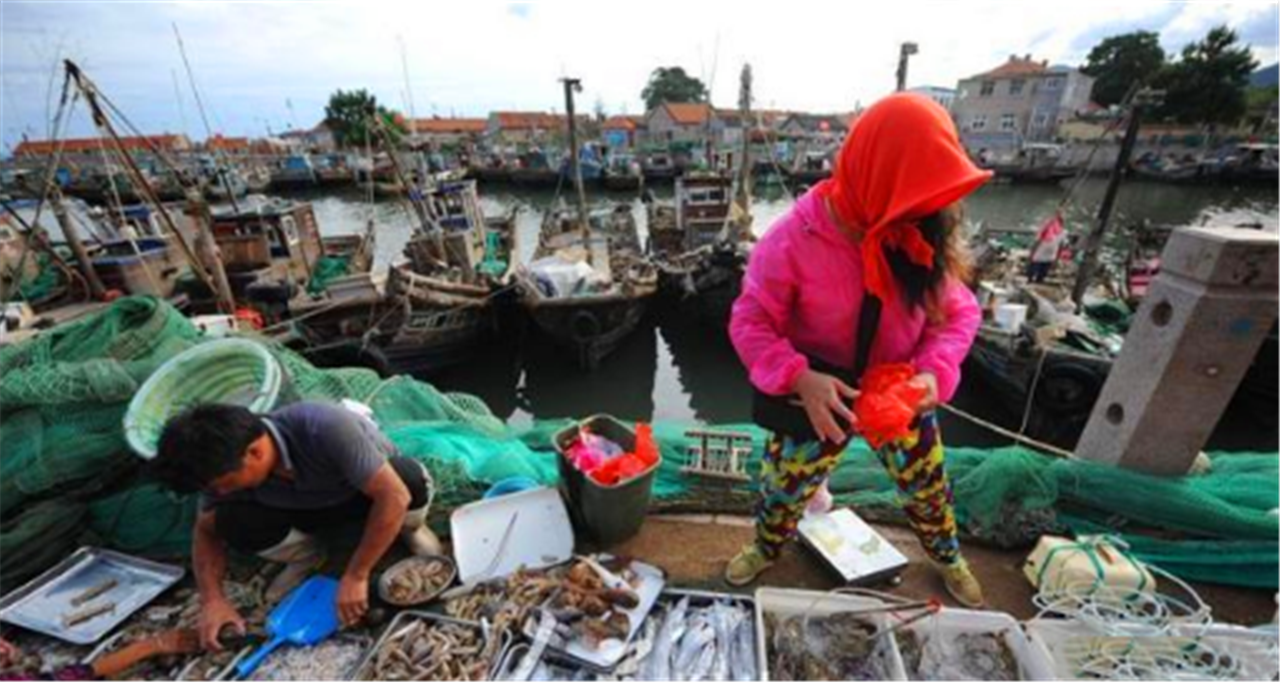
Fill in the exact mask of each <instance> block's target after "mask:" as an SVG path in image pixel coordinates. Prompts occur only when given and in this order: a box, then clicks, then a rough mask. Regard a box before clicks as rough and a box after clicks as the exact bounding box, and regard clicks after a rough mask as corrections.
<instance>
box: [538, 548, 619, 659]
mask: <svg viewBox="0 0 1280 682" xmlns="http://www.w3.org/2000/svg"><path fill="white" fill-rule="evenodd" d="M592 563H593V562H590V561H587V560H579V561H577V562H575V563H574V564H573V566H572V567H571V568H570V569H569V572H568V573H567V574H566V575H565V577H564V579H563V580H562V581H561V582H560V590H559V591H558V593H557V594H556V596H555V597H554V598H553V599H552V600H551V604H550V607H551V613H552V615H553V616H555V618H556V620H558V621H560V622H562V623H566V624H568V625H569V629H570V631H571V635H570V638H575V637H576V638H579V639H580V640H581V641H583V642H585V643H586V644H587V646H589V647H591V648H598V647H599V646H600V644H601V643H603V642H604V641H606V640H610V639H620V640H626V639H627V637H629V636H630V635H631V625H632V623H631V617H630V616H629V615H627V613H626V611H627V610H630V609H634V608H636V607H637V606H639V605H640V596H639V595H638V594H636V592H635V589H634V588H635V586H636V585H637V584H638V582H639V578H638V577H637V576H636V575H635V574H634V573H633V572H630V569H627V568H623V569H622V571H621V575H620V576H619V577H621V578H622V579H623V580H624V581H625V582H626V583H627V584H628V586H626V587H609V586H607V585H605V582H604V578H603V577H602V576H601V574H600V572H599V571H598V570H597V569H596V567H595V566H593V565H592Z"/></svg>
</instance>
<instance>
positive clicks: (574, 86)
mask: <svg viewBox="0 0 1280 682" xmlns="http://www.w3.org/2000/svg"><path fill="white" fill-rule="evenodd" d="M560 82H562V83H564V110H565V114H567V115H568V117H569V172H570V173H572V174H573V186H574V189H575V190H576V191H577V195H578V224H579V226H580V227H581V229H582V234H583V237H584V238H585V239H590V237H591V229H590V226H589V225H588V222H587V193H586V191H584V190H583V189H582V168H581V167H580V166H579V165H578V122H577V120H575V118H574V113H573V93H575V92H582V80H581V79H579V78H561V79H560ZM588 250H589V249H588Z"/></svg>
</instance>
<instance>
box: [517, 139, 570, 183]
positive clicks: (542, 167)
mask: <svg viewBox="0 0 1280 682" xmlns="http://www.w3.org/2000/svg"><path fill="white" fill-rule="evenodd" d="M561 176H562V173H561V170H560V164H559V163H553V162H552V155H551V154H549V153H548V152H547V151H546V150H544V149H542V148H541V147H533V148H532V149H529V150H528V151H526V152H524V153H522V154H520V155H519V156H518V157H517V158H516V161H515V163H514V164H512V165H510V166H509V167H508V170H507V180H508V182H510V183H511V184H513V185H515V186H517V187H530V188H553V187H556V186H558V185H559V184H560V183H561Z"/></svg>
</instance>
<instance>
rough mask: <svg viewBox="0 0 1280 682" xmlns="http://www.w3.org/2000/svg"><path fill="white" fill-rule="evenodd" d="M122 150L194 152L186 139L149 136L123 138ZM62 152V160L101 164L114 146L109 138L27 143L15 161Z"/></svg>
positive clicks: (16, 152) (18, 149)
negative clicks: (105, 153)
mask: <svg viewBox="0 0 1280 682" xmlns="http://www.w3.org/2000/svg"><path fill="white" fill-rule="evenodd" d="M120 146H121V147H123V148H124V149H125V151H127V152H129V153H130V154H133V155H148V154H151V150H152V149H156V150H159V151H161V152H163V153H178V152H187V151H191V140H190V139H188V138H187V136H186V135H146V136H142V137H122V138H120ZM58 149H61V153H62V158H63V159H64V160H66V161H68V162H73V163H84V162H91V163H99V162H101V160H102V154H103V150H107V151H110V150H111V149H112V143H111V142H110V141H109V140H107V139H106V138H101V137H83V138H67V139H63V140H35V141H31V140H23V141H22V142H20V143H18V146H17V147H16V148H15V149H14V150H13V156H14V158H15V159H27V160H34V159H44V158H46V157H48V156H50V155H52V154H53V153H54V152H55V151H57V150H58Z"/></svg>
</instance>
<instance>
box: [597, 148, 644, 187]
mask: <svg viewBox="0 0 1280 682" xmlns="http://www.w3.org/2000/svg"><path fill="white" fill-rule="evenodd" d="M600 182H601V184H602V185H603V186H604V188H605V189H608V190H614V191H627V192H639V191H640V190H641V189H643V188H644V173H643V171H642V170H641V168H640V163H639V162H638V161H636V157H635V156H634V155H632V154H623V153H615V154H612V155H610V156H609V159H608V161H607V162H606V163H605V166H604V170H603V172H602V175H601V178H600Z"/></svg>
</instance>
